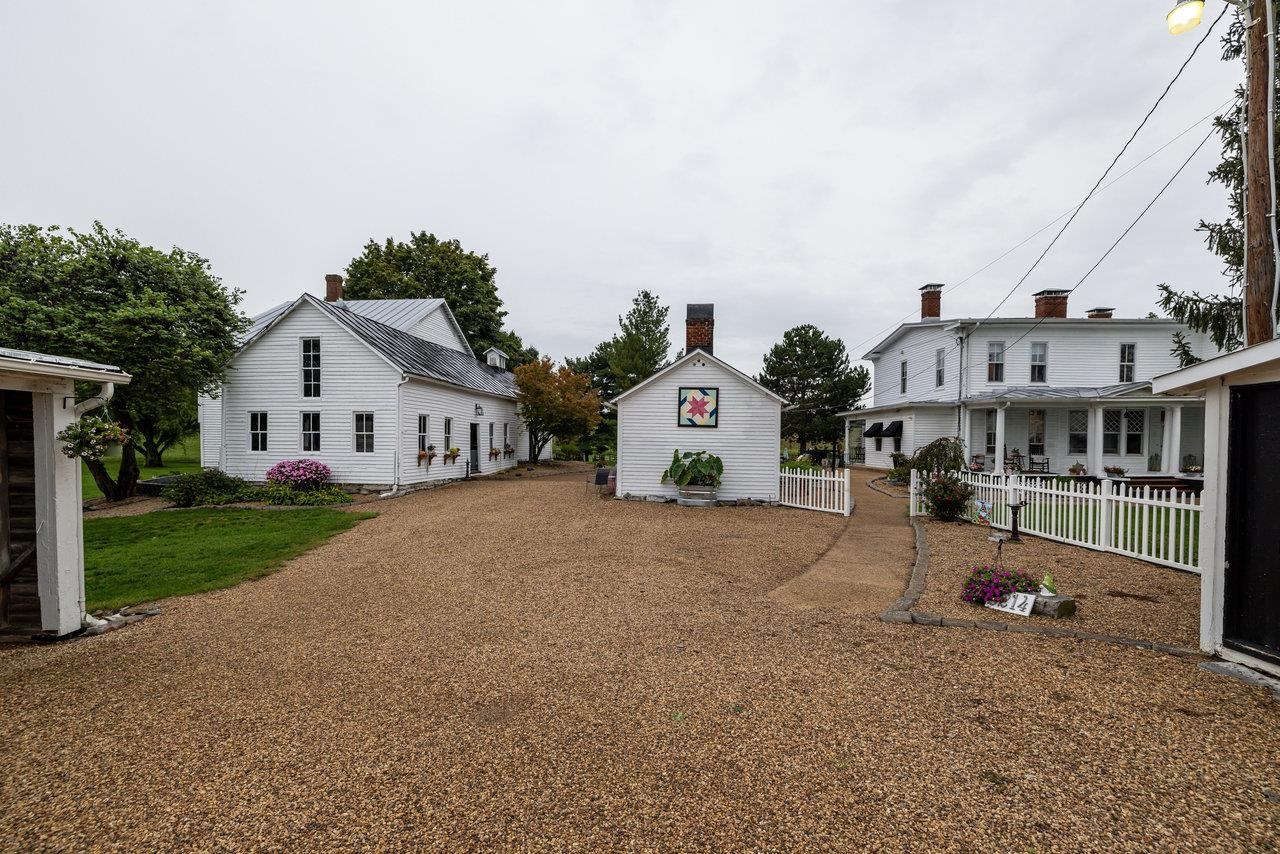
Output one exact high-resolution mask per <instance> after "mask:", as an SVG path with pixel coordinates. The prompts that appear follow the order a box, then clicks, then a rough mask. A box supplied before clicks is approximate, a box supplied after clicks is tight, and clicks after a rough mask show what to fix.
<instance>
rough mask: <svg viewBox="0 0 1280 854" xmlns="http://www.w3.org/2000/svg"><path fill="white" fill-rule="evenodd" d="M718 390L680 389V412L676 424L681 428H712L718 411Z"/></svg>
mask: <svg viewBox="0 0 1280 854" xmlns="http://www.w3.org/2000/svg"><path fill="white" fill-rule="evenodd" d="M719 401H720V389H718V388H684V387H682V388H681V389H680V410H679V413H678V415H677V418H676V423H677V424H679V425H680V426H681V427H714V426H716V417H717V414H718V411H719V406H718V404H719Z"/></svg>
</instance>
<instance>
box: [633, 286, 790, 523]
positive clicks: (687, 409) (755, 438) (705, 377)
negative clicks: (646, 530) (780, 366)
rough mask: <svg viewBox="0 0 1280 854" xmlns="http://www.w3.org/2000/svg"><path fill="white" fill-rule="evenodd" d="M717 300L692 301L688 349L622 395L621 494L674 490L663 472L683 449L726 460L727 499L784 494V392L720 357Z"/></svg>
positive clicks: (723, 488)
mask: <svg viewBox="0 0 1280 854" xmlns="http://www.w3.org/2000/svg"><path fill="white" fill-rule="evenodd" d="M714 333H715V317H714V307H713V306H711V305H709V304H702V303H697V304H691V305H689V307H688V315H687V318H686V321H685V354H684V355H683V356H681V357H680V358H678V359H676V361H675V362H673V363H672V364H670V365H668V366H667V367H665V368H663V369H662V370H660V371H658V372H657V373H656V374H654V375H653V376H651V377H649V378H648V379H646V380H644V381H643V382H641V383H639V384H637V385H635V386H632V387H631V388H629V389H627V391H625V392H623V393H622V394H620V395H618V397H617V398H615V399H614V401H613V403H614V405H615V406H617V408H618V476H617V492H616V494H617V496H618V497H619V498H675V497H676V488H675V486H674V485H673V484H671V483H663V482H662V473H663V472H664V471H665V470H666V469H667V467H668V466H669V465H670V464H671V457H672V454H673V453H674V452H675V451H676V450H679V451H681V452H682V453H683V452H685V451H708V452H710V453H712V454H715V455H716V456H718V457H720V458H721V459H722V460H723V461H724V476H723V482H722V483H721V484H720V488H719V490H718V497H719V499H720V500H721V501H736V500H739V499H751V500H755V501H767V502H774V501H777V500H778V453H779V450H780V447H781V433H782V407H783V405H785V403H786V401H784V400H783V399H782V398H781V397H779V396H778V395H776V394H774V393H773V392H772V391H770V390H769V389H767V388H765V387H764V386H762V385H760V384H759V383H758V382H756V381H755V380H753V379H752V378H751V377H749V376H747V375H746V374H744V373H742V372H741V371H739V370H737V369H736V368H734V367H732V366H731V365H729V364H727V363H725V362H723V361H721V360H720V359H718V358H716V357H715V355H714V354H713V352H712V350H713V347H714V343H715V342H714V337H715V335H714Z"/></svg>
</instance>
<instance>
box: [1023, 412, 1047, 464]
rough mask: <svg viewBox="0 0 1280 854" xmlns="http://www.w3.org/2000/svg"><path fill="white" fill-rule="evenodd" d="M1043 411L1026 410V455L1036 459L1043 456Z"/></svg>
mask: <svg viewBox="0 0 1280 854" xmlns="http://www.w3.org/2000/svg"><path fill="white" fill-rule="evenodd" d="M1045 415H1046V413H1045V411H1044V410H1043V409H1028V410H1027V453H1028V454H1035V455H1036V456H1037V457H1043V456H1044V422H1045Z"/></svg>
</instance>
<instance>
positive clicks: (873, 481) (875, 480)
mask: <svg viewBox="0 0 1280 854" xmlns="http://www.w3.org/2000/svg"><path fill="white" fill-rule="evenodd" d="M882 480H883V481H885V482H886V483H887V482H888V478H886V477H885V476H884V475H881V476H880V477H873V478H871V480H869V481H867V486H869V487H871V489H872V490H874V491H875V492H878V493H880V494H881V495H887V496H889V497H890V498H897V499H903V498H906V496H905V495H897V494H895V493H892V492H890V491H889V490H887V489H882V488H881V487H879V486H876V484H877V483H879V482H880V481H882Z"/></svg>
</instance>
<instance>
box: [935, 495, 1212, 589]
mask: <svg viewBox="0 0 1280 854" xmlns="http://www.w3.org/2000/svg"><path fill="white" fill-rule="evenodd" d="M955 475H956V476H957V477H959V478H960V479H961V480H962V481H964V482H965V483H968V484H969V485H970V486H972V487H973V490H974V495H973V499H974V507H975V508H976V506H977V502H979V501H981V502H984V503H986V504H989V505H990V523H991V526H992V527H994V528H1004V529H1008V528H1010V527H1011V525H1012V519H1011V511H1010V509H1009V505H1010V503H1011V502H1025V505H1024V506H1023V507H1022V509H1021V510H1020V511H1019V516H1018V528H1019V530H1020V532H1021V533H1024V534H1033V535H1035V536H1039V537H1044V538H1046V539H1050V540H1057V541H1058V542H1062V543H1069V544H1071V545H1076V546H1083V547H1085V548H1089V549H1095V550H1098V551H1108V552H1115V553H1117V554H1122V555H1127V556H1129V557H1135V558H1138V559H1140V560H1146V561H1150V562H1151V563H1158V564H1163V565H1165V566H1172V567H1176V568H1178V569H1185V570H1189V571H1192V572H1198V571H1199V553H1198V546H1199V530H1200V522H1201V503H1200V496H1198V495H1195V494H1193V493H1191V492H1179V491H1178V490H1175V489H1152V488H1151V487H1150V486H1142V487H1131V486H1129V485H1128V484H1127V483H1124V482H1121V481H1114V480H1111V479H1109V478H1104V479H1103V480H1102V481H1101V482H1100V483H1096V484H1095V483H1088V482H1076V481H1072V482H1069V483H1059V482H1057V481H1054V480H1049V479H1044V478H1029V477H1022V476H1019V475H995V474H982V473H974V472H955ZM923 487H924V481H923V480H922V479H921V477H920V475H919V473H918V472H916V471H914V470H913V471H912V472H911V499H910V512H911V515H913V516H919V515H924V514H926V513H928V512H929V507H928V502H927V501H925V499H924V495H923V491H924V489H923Z"/></svg>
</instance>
